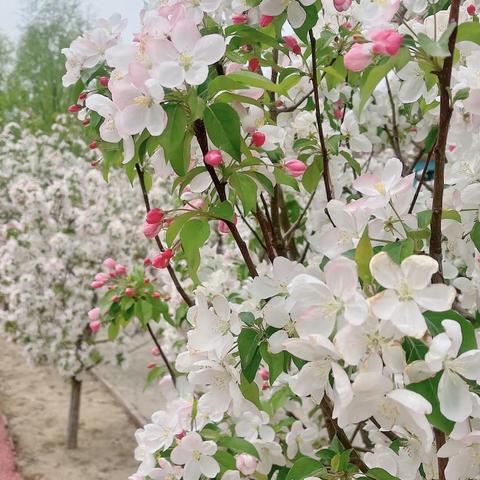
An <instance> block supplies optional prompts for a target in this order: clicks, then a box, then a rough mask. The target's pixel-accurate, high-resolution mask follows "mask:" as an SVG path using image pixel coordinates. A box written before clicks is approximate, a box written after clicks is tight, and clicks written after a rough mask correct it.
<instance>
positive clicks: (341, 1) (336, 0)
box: [333, 0, 352, 12]
mask: <svg viewBox="0 0 480 480" xmlns="http://www.w3.org/2000/svg"><path fill="white" fill-rule="evenodd" d="M351 4H352V0H333V6H334V7H335V10H336V11H337V12H344V11H345V10H348V9H349V8H350V5H351Z"/></svg>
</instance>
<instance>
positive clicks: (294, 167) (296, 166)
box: [284, 158, 307, 178]
mask: <svg viewBox="0 0 480 480" xmlns="http://www.w3.org/2000/svg"><path fill="white" fill-rule="evenodd" d="M284 168H285V171H286V172H287V173H288V174H289V175H291V176H292V177H294V178H297V177H300V176H301V175H303V172H305V170H306V169H307V166H306V165H305V164H304V163H303V162H302V161H300V160H297V159H296V158H293V159H291V160H287V161H286V162H285V164H284Z"/></svg>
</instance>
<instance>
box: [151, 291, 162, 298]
mask: <svg viewBox="0 0 480 480" xmlns="http://www.w3.org/2000/svg"><path fill="white" fill-rule="evenodd" d="M152 298H162V294H161V293H160V292H153V293H152Z"/></svg>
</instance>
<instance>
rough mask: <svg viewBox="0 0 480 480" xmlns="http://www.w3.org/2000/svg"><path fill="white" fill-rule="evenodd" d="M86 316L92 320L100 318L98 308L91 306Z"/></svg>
mask: <svg viewBox="0 0 480 480" xmlns="http://www.w3.org/2000/svg"><path fill="white" fill-rule="evenodd" d="M88 318H89V319H90V320H91V321H92V322H94V321H95V320H98V319H99V318H100V309H99V308H92V309H91V310H90V311H89V312H88Z"/></svg>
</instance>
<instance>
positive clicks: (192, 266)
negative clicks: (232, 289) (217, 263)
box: [180, 219, 210, 283]
mask: <svg viewBox="0 0 480 480" xmlns="http://www.w3.org/2000/svg"><path fill="white" fill-rule="evenodd" d="M209 237H210V226H209V224H208V222H207V221H206V220H200V219H191V220H189V221H188V222H186V223H185V225H184V226H183V228H182V230H181V232H180V241H181V242H182V247H183V250H184V252H185V258H186V259H187V263H188V271H189V274H190V276H191V278H192V279H193V281H194V282H196V283H199V280H198V277H197V270H198V267H199V266H200V248H201V247H203V245H204V244H205V242H206V241H207V240H208V238H209Z"/></svg>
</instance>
